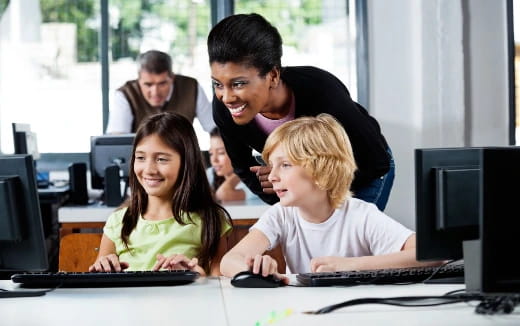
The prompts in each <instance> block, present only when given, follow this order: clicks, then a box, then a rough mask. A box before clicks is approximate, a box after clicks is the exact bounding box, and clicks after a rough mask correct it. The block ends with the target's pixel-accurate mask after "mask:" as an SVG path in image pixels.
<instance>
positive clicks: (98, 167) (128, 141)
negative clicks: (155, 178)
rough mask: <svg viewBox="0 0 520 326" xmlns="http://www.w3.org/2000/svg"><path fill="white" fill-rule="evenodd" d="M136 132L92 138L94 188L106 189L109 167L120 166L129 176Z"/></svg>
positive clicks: (92, 179) (92, 178)
mask: <svg viewBox="0 0 520 326" xmlns="http://www.w3.org/2000/svg"><path fill="white" fill-rule="evenodd" d="M134 138H135V134H121V135H102V136H92V137H91V138H90V174H91V183H92V188H93V189H104V185H105V180H104V178H105V171H106V168H107V167H110V166H118V167H119V168H120V170H121V172H120V173H121V177H123V178H128V166H129V164H130V156H131V155H132V146H133V142H134Z"/></svg>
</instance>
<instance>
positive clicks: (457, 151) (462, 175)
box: [415, 147, 480, 261]
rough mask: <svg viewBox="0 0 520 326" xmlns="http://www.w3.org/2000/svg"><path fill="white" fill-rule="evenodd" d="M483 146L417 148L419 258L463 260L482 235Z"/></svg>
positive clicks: (416, 191)
mask: <svg viewBox="0 0 520 326" xmlns="http://www.w3.org/2000/svg"><path fill="white" fill-rule="evenodd" d="M479 173H480V148H471V147H463V148H425V149H416V150H415V196H416V232H417V233H416V236H417V248H416V254H417V259H418V260H421V261H432V260H452V259H461V258H462V257H463V254H462V243H463V241H464V240H471V239H477V238H478V236H479V191H480V190H479Z"/></svg>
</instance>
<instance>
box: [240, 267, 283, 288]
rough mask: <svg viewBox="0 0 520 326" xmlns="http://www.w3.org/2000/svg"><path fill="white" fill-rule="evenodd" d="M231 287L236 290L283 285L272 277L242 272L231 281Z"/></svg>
mask: <svg viewBox="0 0 520 326" xmlns="http://www.w3.org/2000/svg"><path fill="white" fill-rule="evenodd" d="M231 285H233V286H235V287H237V288H276V287H279V286H284V285H285V283H284V282H283V281H282V280H281V279H278V278H277V277H275V276H274V275H268V276H262V274H255V273H253V272H251V271H243V272H240V273H238V274H236V275H235V276H233V278H232V279H231Z"/></svg>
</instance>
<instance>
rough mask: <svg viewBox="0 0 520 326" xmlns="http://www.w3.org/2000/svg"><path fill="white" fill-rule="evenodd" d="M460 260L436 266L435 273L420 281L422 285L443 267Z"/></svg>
mask: <svg viewBox="0 0 520 326" xmlns="http://www.w3.org/2000/svg"><path fill="white" fill-rule="evenodd" d="M459 260H460V259H455V260H450V261H448V262H446V263H444V264H442V265H440V266H437V268H436V269H435V271H434V272H433V273H431V274H430V276H428V277H427V278H426V279H425V280H424V281H422V283H425V282H428V281H429V280H431V279H432V278H433V277H434V276H435V275H436V274H437V273H438V272H439V271H440V270H441V269H442V268H443V267H446V266H448V265H449V264H452V263H454V262H456V261H459Z"/></svg>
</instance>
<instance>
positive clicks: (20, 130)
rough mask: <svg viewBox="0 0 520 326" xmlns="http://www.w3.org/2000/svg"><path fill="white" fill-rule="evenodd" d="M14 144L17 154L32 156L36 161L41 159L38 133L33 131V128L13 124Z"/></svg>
mask: <svg viewBox="0 0 520 326" xmlns="http://www.w3.org/2000/svg"><path fill="white" fill-rule="evenodd" d="M12 128H13V144H14V153H15V154H30V155H32V156H33V159H34V160H38V159H39V158H40V153H39V151H38V142H37V140H36V133H34V132H32V131H31V126H30V125H29V124H27V123H16V122H13V123H12Z"/></svg>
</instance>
